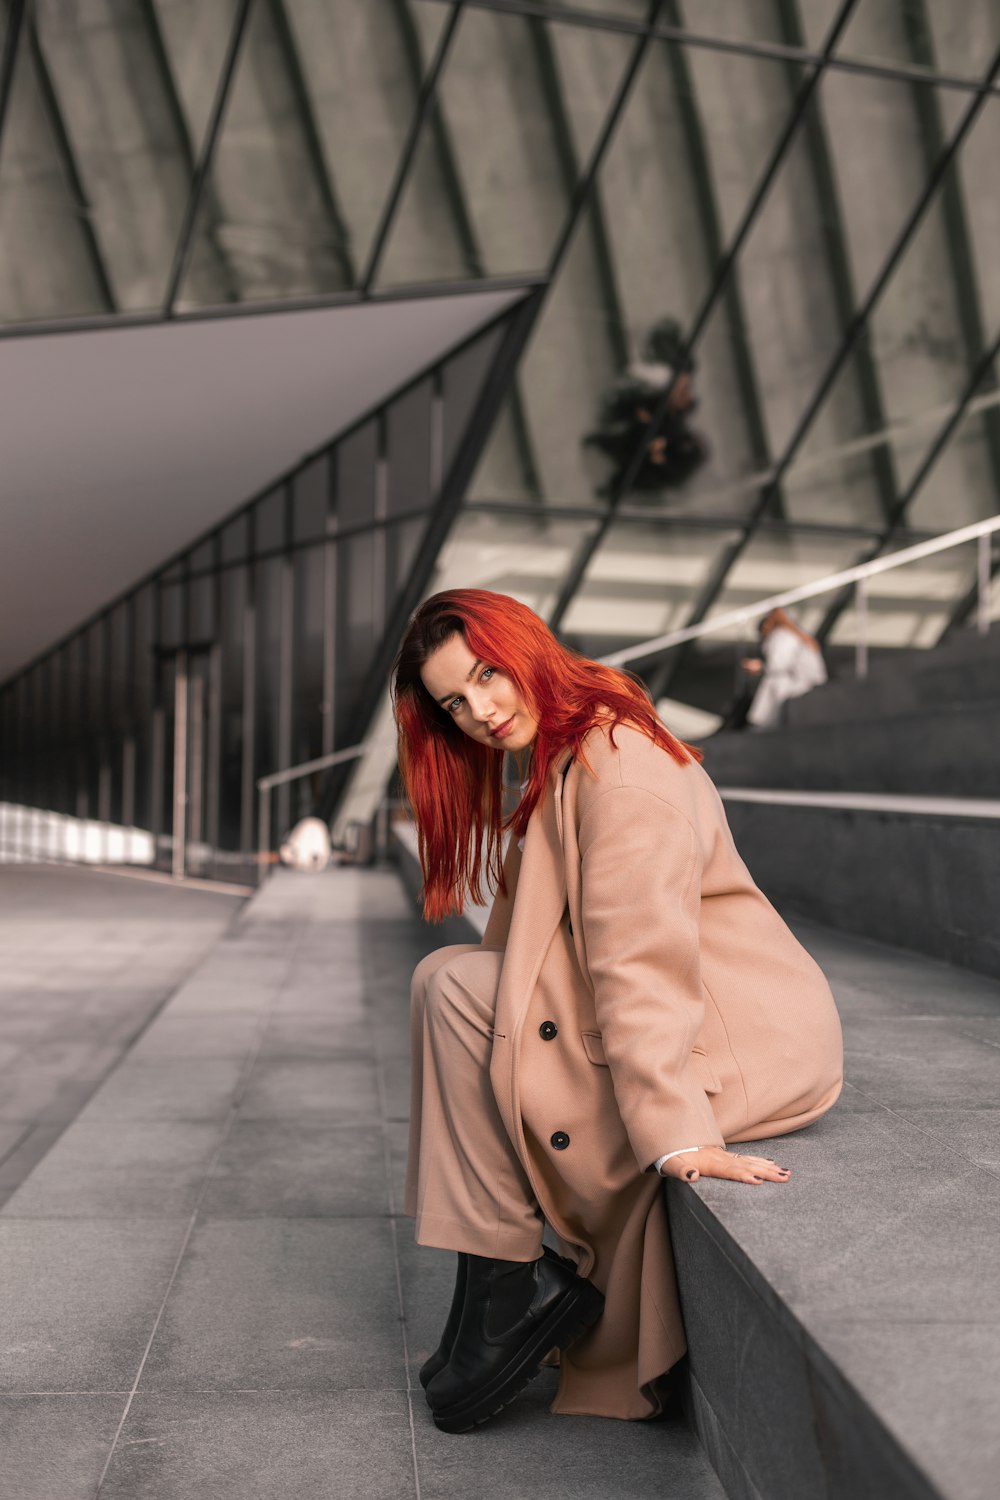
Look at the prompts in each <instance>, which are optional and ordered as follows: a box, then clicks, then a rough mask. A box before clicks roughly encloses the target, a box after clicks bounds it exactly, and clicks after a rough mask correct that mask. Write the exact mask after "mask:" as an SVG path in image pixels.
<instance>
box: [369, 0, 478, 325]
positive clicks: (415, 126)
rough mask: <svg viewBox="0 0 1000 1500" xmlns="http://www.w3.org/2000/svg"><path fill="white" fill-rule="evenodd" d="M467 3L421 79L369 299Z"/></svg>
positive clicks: (380, 234)
mask: <svg viewBox="0 0 1000 1500" xmlns="http://www.w3.org/2000/svg"><path fill="white" fill-rule="evenodd" d="M464 3H465V0H459V3H458V4H456V5H455V7H454V9H453V10H452V13H451V15H450V16H449V17H448V19H447V21H446V22H445V24H444V29H443V30H442V33H441V35H440V37H439V38H438V44H437V50H436V51H435V53H434V58H433V61H432V62H431V65H430V68H429V69H428V71H427V72H426V73H425V74H424V76H423V78H422V79H421V80H420V83H419V88H418V92H417V103H416V108H415V109H414V112H413V116H412V118H411V120H410V124H409V127H408V129H407V132H406V138H405V140H404V141H403V149H402V151H401V152H400V154H399V161H398V162H397V164H396V171H395V173H394V175H393V179H392V183H391V185H390V188H389V194H388V197H387V198H386V200H385V203H384V204H383V206H382V213H381V215H380V216H379V221H378V225H377V227H376V229H375V237H374V239H373V240H372V247H371V251H370V253H369V256H368V261H367V263H366V265H365V269H364V271H363V272H362V275H361V281H360V287H361V292H362V295H363V296H366V297H367V296H368V294H369V293H370V291H371V287H372V283H373V282H374V280H375V277H376V276H377V274H378V269H379V265H380V264H381V261H382V256H383V254H384V253H385V247H386V245H387V243H388V240H389V235H390V233H391V232H392V226H393V223H394V222H395V218H396V210H397V208H398V207H399V204H400V200H401V199H402V196H403V191H404V189H405V187H406V184H407V182H408V180H409V174H410V168H411V166H412V165H413V161H414V158H415V157H416V154H417V146H418V145H419V144H420V140H421V137H422V133H423V129H424V126H425V125H426V123H427V121H428V120H429V119H430V118H431V115H432V112H433V111H435V110H436V109H437V90H438V82H439V80H440V78H441V75H442V73H443V71H444V66H445V63H446V62H447V60H448V54H449V52H450V51H451V44H452V42H453V41H454V38H455V33H456V31H457V29H458V22H459V19H460V17H461V14H462V6H463V4H464Z"/></svg>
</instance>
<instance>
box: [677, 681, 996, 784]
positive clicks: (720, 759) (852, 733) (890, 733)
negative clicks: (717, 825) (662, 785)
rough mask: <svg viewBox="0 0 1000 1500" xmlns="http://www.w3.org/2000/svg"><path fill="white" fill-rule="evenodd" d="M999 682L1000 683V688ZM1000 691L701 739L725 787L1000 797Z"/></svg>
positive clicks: (708, 760)
mask: <svg viewBox="0 0 1000 1500" xmlns="http://www.w3.org/2000/svg"><path fill="white" fill-rule="evenodd" d="M998 686H1000V685H998ZM998 743H1000V691H998V692H997V693H996V695H995V697H993V698H991V699H981V700H980V701H979V702H977V703H975V704H967V703H958V704H956V703H943V704H941V705H940V706H939V707H938V708H936V709H935V710H934V711H929V710H928V709H926V708H921V709H911V710H909V711H904V710H902V709H898V710H897V711H895V712H893V713H885V714H879V715H877V716H873V717H870V718H844V719H834V720H827V721H823V720H819V719H817V721H816V722H815V723H808V722H806V723H800V722H795V723H792V724H788V725H783V726H781V727H780V728H778V729H776V730H773V731H770V732H766V733H749V732H741V733H738V734H735V733H724V732H723V733H719V734H715V735H712V736H711V738H709V739H707V740H705V741H704V742H703V745H702V748H703V749H704V752H705V760H704V765H705V769H706V770H707V771H708V773H709V775H710V776H711V777H712V779H713V780H714V781H715V782H716V783H717V785H719V786H742V787H795V788H797V789H800V788H801V789H805V788H815V789H817V790H821V791H837V790H844V791H849V790H854V791H864V792H892V793H912V794H914V795H920V796H927V797H933V796H947V797H1000V756H998V755H997V749H996V747H997V744H998Z"/></svg>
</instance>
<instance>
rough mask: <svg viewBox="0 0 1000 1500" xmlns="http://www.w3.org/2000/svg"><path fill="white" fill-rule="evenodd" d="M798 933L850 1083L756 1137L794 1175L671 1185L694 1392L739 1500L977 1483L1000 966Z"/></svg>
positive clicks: (878, 1496) (998, 1075)
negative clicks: (800, 1117) (979, 971)
mask: <svg viewBox="0 0 1000 1500" xmlns="http://www.w3.org/2000/svg"><path fill="white" fill-rule="evenodd" d="M797 932H798V935H799V937H800V938H801V940H802V941H803V942H804V943H805V945H806V947H807V948H808V949H809V950H810V951H811V952H812V953H813V955H814V957H816V958H817V959H818V961H819V962H820V963H821V965H822V966H823V968H824V970H825V971H826V973H827V975H828V977H829V978H830V981H831V984H832V986H833V990H834V994H835V995H836V997H837V1003H838V1007H839V1009H840V1013H841V1018H842V1021H843V1026H844V1038H845V1058H846V1061H845V1073H846V1079H847V1082H846V1084H845V1088H844V1093H843V1094H842V1096H841V1098H840V1100H839V1101H838V1103H837V1105H836V1106H835V1107H834V1109H833V1110H831V1111H830V1113H829V1114H828V1115H826V1116H824V1118H823V1119H821V1120H819V1121H817V1122H816V1123H815V1124H814V1125H812V1126H810V1127H809V1129H807V1130H804V1131H802V1132H799V1133H796V1134H792V1135H788V1136H781V1137H778V1138H776V1139H773V1140H770V1141H759V1142H755V1143H754V1145H753V1147H752V1148H749V1149H752V1150H754V1151H756V1152H759V1153H761V1154H763V1155H770V1156H774V1157H775V1158H776V1160H777V1161H779V1162H780V1163H781V1164H782V1165H784V1166H788V1167H790V1168H791V1169H792V1178H791V1181H790V1183H789V1184H788V1186H787V1188H785V1187H782V1188H781V1189H780V1190H775V1191H772V1190H771V1189H770V1188H769V1187H768V1188H762V1189H760V1190H759V1191H758V1190H754V1191H749V1190H745V1189H742V1188H735V1190H734V1186H733V1185H732V1184H729V1183H724V1182H717V1181H716V1182H711V1181H709V1182H705V1181H702V1182H701V1183H699V1184H698V1185H697V1187H695V1188H693V1189H689V1188H688V1186H687V1185H686V1184H682V1183H680V1182H675V1181H671V1182H670V1183H669V1184H668V1202H669V1205H670V1213H671V1229H672V1234H673V1239H674V1246H675V1252H676V1255H677V1263H678V1274H679V1278H680V1285H681V1292H682V1299H683V1307H684V1317H685V1322H686V1325H687V1329H688V1337H689V1340H690V1344H691V1354H690V1391H689V1399H690V1409H691V1411H692V1415H693V1418H694V1420H695V1423H696V1425H697V1427H698V1431H699V1433H700V1435H701V1438H702V1441H703V1442H704V1444H705V1446H706V1448H707V1450H708V1452H709V1454H710V1456H711V1458H712V1461H713V1463H714V1464H715V1467H716V1469H717V1471H718V1472H719V1473H720V1475H721V1476H722V1478H723V1481H724V1483H725V1485H726V1492H727V1494H728V1495H729V1496H730V1497H732V1500H736V1497H739V1500H765V1497H766V1500H801V1497H803V1496H813V1495H816V1496H819V1495H822V1496H824V1497H830V1500H840V1497H843V1500H888V1497H890V1496H891V1497H892V1500H931V1497H936V1500H986V1497H987V1496H989V1495H991V1494H992V1493H993V1492H994V1489H995V1472H996V1464H997V1462H998V1460H1000V1437H998V1434H1000V1423H998V1417H1000V1399H998V1391H1000V1381H998V1375H1000V1300H998V1298H997V1295H996V1280H995V1277H993V1276H992V1274H991V1272H990V1271H989V1266H990V1264H991V1262H992V1260H993V1259H994V1247H995V1245H996V1240H997V1233H998V1229H1000V1188H998V1184H997V1172H996V1167H997V1161H998V1159H1000V1110H998V1109H997V1099H998V1086H1000V1054H998V1051H997V1047H998V1043H1000V984H997V983H996V982H995V981H991V980H988V979H980V978H978V977H975V976H972V975H967V974H963V973H961V972H958V971H955V970H952V969H949V968H948V967H947V966H946V965H944V964H937V963H933V962H930V961H928V960H925V959H920V958H917V957H915V956H913V955H908V954H904V953H898V952H895V951H894V950H892V949H890V948H887V947H885V946H883V945H881V944H876V943H868V942H865V941H864V940H862V939H852V938H848V937H846V936H844V935H843V934H839V933H838V934H835V933H831V932H829V931H826V930H824V929H822V928H820V927H814V926H812V925H808V924H798V926H797ZM735 1149H737V1150H738V1149H740V1148H739V1147H736V1148H735Z"/></svg>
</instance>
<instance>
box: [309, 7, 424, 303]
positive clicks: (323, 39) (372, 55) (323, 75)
mask: <svg viewBox="0 0 1000 1500" xmlns="http://www.w3.org/2000/svg"><path fill="white" fill-rule="evenodd" d="M416 9H417V11H418V14H417V15H416V16H414V15H413V13H412V8H411V7H408V6H404V5H366V4H362V5H359V4H358V3H357V0H325V3H324V4H322V5H317V4H316V3H315V0H285V11H286V14H287V17H288V23H289V27H290V29H291V32H292V34H293V37H294V41H295V45H296V49H297V52H298V56H299V59H300V62H301V67H302V73H303V77H304V82H305V85H306V89H307V91H308V96H309V102H310V105H311V108H312V111H313V115H314V119H315V127H316V131H317V133H318V136H319V139H320V141H321V142H322V146H323V154H324V157H325V160H326V162H327V163H328V164H329V171H330V172H331V173H332V176H333V178H334V180H335V191H336V197H337V205H338V209H339V214H340V217H341V219H342V222H343V224H344V227H345V230H346V235H347V242H348V245H349V248H350V257H351V261H352V264H353V270H354V277H355V280H356V279H357V278H358V277H359V276H360V274H361V273H362V272H363V271H364V268H365V265H366V263H367V260H368V257H369V255H370V253H371V250H372V244H373V240H374V236H375V231H376V229H377V227H378V224H379V220H380V218H381V214H382V208H383V204H384V201H385V198H386V195H387V193H388V191H389V187H390V184H391V183H392V180H393V177H394V176H395V172H396V167H397V164H398V162H399V157H400V153H401V151H402V149H403V144H404V141H405V139H406V134H407V131H408V130H409V126H410V121H411V118H412V115H413V112H414V109H415V108H416V103H417V96H418V92H419V88H420V84H421V82H422V79H423V75H424V73H425V71H426V67H427V64H428V63H429V62H430V60H431V59H432V58H433V56H434V52H435V50H436V47H437V42H438V38H439V35H440V32H441V29H442V28H443V26H444V24H445V21H446V20H447V18H448V10H447V7H446V6H443V5H427V6H418V7H417V8H416Z"/></svg>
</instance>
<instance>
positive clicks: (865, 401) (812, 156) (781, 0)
mask: <svg viewBox="0 0 1000 1500" xmlns="http://www.w3.org/2000/svg"><path fill="white" fill-rule="evenodd" d="M777 16H778V26H779V29H780V32H781V36H782V39H783V40H784V41H786V42H788V43H789V44H790V45H791V46H793V47H801V46H802V45H803V41H804V34H803V30H802V21H801V16H800V12H799V5H798V0H777ZM786 69H787V72H788V76H789V78H790V80H791V82H792V83H793V85H794V84H796V83H797V82H798V80H799V78H800V77H801V70H800V68H799V66H798V64H796V63H788V64H786ZM804 141H805V147H806V152H807V154H808V157H809V165H810V169H811V172H812V176H813V181H814V182H815V184H816V201H817V204H818V205H819V209H820V212H819V227H820V235H821V238H822V244H823V250H824V253H825V256H826V263H827V270H828V272H829V276H830V285H831V287H832V290H833V297H834V302H835V303H836V307H837V315H838V318H839V320H840V326H841V329H842V330H845V329H847V328H849V327H850V323H851V319H852V318H853V317H854V314H855V311H856V309H857V293H856V291H855V288H854V276H853V273H852V271H851V262H850V257H849V255H848V252H847V234H846V231H845V228H844V218H843V214H842V212H841V207H840V189H839V186H838V183H837V174H836V172H835V171H834V168H833V158H832V154H831V151H830V144H829V140H828V137H827V131H826V126H825V124H824V121H823V115H822V112H821V110H820V108H819V101H818V100H816V101H814V103H813V105H812V107H811V108H810V109H809V111H808V112H807V114H806V120H805V136H804ZM851 362H852V365H853V368H854V378H855V382H856V385H857V392H858V401H859V403H860V406H861V415H862V420H863V422H864V430H865V431H866V432H881V431H882V430H883V429H884V428H885V427H886V425H887V422H886V415H885V405H884V403H883V400H882V389H881V384H880V381H879V375H878V368H877V365H876V363H875V360H874V358H873V357H872V353H871V350H870V349H869V347H868V345H867V343H866V342H865V341H864V340H861V341H860V342H859V343H857V344H856V345H855V346H854V350H853V353H852V356H851ZM871 464H872V475H873V478H874V480H875V485H876V489H877V491H878V498H879V504H880V506H881V509H882V515H883V517H884V518H886V519H888V517H889V516H890V515H891V514H892V510H893V507H894V506H895V504H896V500H897V499H898V496H899V481H898V477H897V474H896V465H895V462H894V459H893V454H892V449H891V447H890V446H889V445H888V444H882V445H880V446H879V447H877V448H874V449H872V455H871Z"/></svg>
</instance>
